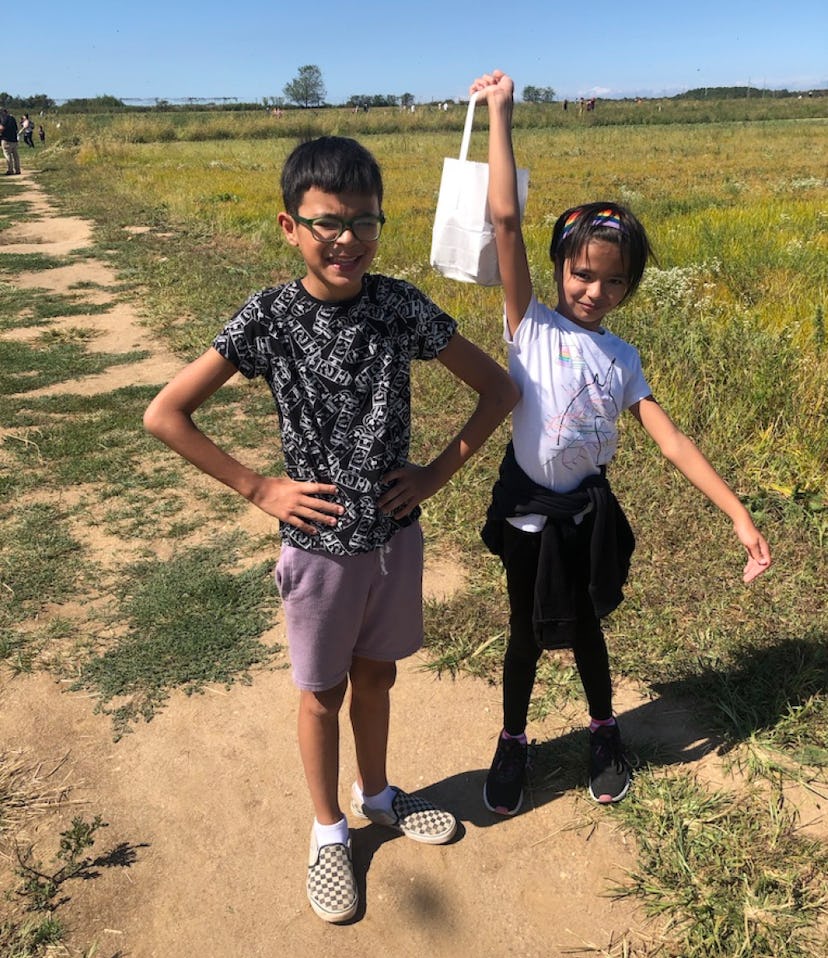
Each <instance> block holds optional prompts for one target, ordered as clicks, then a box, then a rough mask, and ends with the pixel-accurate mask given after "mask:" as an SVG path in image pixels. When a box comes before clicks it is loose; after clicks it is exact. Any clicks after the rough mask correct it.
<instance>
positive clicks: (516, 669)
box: [503, 516, 612, 735]
mask: <svg viewBox="0 0 828 958" xmlns="http://www.w3.org/2000/svg"><path fill="white" fill-rule="evenodd" d="M550 521H551V520H550ZM591 525H592V523H591V517H590V516H586V517H585V518H584V520H583V522H582V524H581V526H580V527H579V533H580V535H579V536H578V543H579V549H580V552H581V554H580V555H579V557H578V558H579V561H578V563H577V567H578V569H580V570H583V577H582V581H581V583H580V585H582V588H579V590H578V597H577V602H578V623H577V627H576V636H575V642H574V645H573V650H572V651H573V653H574V655H575V664H576V666H577V667H578V673H579V675H580V676H581V682H582V683H583V686H584V692H585V693H586V697H587V704H588V705H589V714H590V716H591V717H592V718H595V719H608V718H611V717H612V681H611V679H610V668H609V655H608V654H607V643H606V641H605V640H604V633H603V631H602V630H601V623H600V621H599V620H598V618H597V617H596V615H595V611H594V609H593V607H592V601H591V599H590V598H589V593H588V591H587V577H588V569H589V551H588V550H589V534H590V531H591ZM540 540H541V536H540V534H539V533H534V532H521V530H520V529H516V528H515V527H514V526H512V525H510V524H509V523H508V522H507V523H504V543H503V566H504V568H505V569H506V583H507V588H508V592H509V607H510V616H509V642H508V644H507V646H506V656H505V658H504V660H503V727H504V728H505V729H506V731H507V732H508V733H509V734H510V735H520V734H521V732H523V731H524V730H525V728H526V718H527V714H528V711H529V700H530V698H531V696H532V688H533V686H534V684H535V674H536V672H537V665H538V659H540V655H541V649H540V648H539V647H538V645H537V643H536V642H535V637H534V632H533V629H532V608H533V606H534V602H535V575H536V572H537V568H538V556H539V553H540Z"/></svg>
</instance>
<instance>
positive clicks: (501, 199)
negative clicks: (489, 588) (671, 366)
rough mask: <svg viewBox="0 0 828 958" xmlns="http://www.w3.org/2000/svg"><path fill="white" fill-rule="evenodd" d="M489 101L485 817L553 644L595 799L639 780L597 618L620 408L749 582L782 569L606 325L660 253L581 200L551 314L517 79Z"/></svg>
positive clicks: (614, 594)
mask: <svg viewBox="0 0 828 958" xmlns="http://www.w3.org/2000/svg"><path fill="white" fill-rule="evenodd" d="M470 92H471V93H474V92H476V93H477V97H478V102H479V101H481V100H482V101H486V102H487V103H488V107H489V155H488V160H489V193H488V200H489V211H490V213H491V218H492V223H493V224H494V230H495V242H496V245H497V254H498V263H499V266H500V275H501V279H502V283H503V295H504V299H505V316H504V338H505V340H506V343H507V346H508V350H509V371H510V372H511V374H512V378H513V379H514V380H515V382H516V383H517V385H518V386H519V387H520V389H521V394H522V398H521V400H520V402H519V403H518V404H517V406H515V409H514V412H513V414H512V441H511V442H510V443H509V445H508V447H507V450H506V455H505V457H504V459H503V463H502V464H501V467H500V477H499V479H498V481H497V483H496V484H495V486H494V489H493V493H492V504H491V506H490V508H489V513H488V516H487V521H486V525H485V527H484V529H483V539H484V542H485V543H486V545H487V546H488V547H489V549H490V550H491V551H492V552H494V553H495V554H497V555H499V556H500V558H501V561H502V563H503V566H504V568H505V572H506V586H507V592H508V596H509V607H510V618H509V638H508V641H507V646H506V655H505V659H504V665H503V726H502V730H501V732H500V734H499V736H498V743H497V749H496V751H495V755H494V759H493V761H492V765H491V768H490V770H489V773H488V776H487V778H486V783H485V786H484V792H483V800H484V803H485V805H486V807H487V808H489V810H490V811H493V812H496V813H498V814H501V815H514V814H515V813H516V812H517V811H518V810H519V809H520V807H521V803H522V799H523V786H524V779H525V773H526V765H527V756H528V751H527V740H526V724H527V714H528V709H529V702H530V698H531V694H532V689H533V686H534V683H535V676H536V670H537V664H538V661H539V659H540V656H541V654H542V651H543V649H553V648H571V649H572V650H573V653H574V658H575V664H576V666H577V668H578V672H579V675H580V677H581V681H582V683H583V686H584V691H585V693H586V699H587V705H588V707H589V716H590V721H589V773H588V774H589V794H590V795H591V797H592V798H593V799H594V800H595V801H596V802H600V803H601V804H609V803H612V802H618V801H620V800H621V799H622V798H624V796H625V795H626V794H627V791H628V789H629V786H630V780H631V772H630V765H629V762H628V760H627V757H626V754H625V749H624V745H623V742H622V739H621V733H620V729H619V726H618V722H617V721H616V718H615V715H614V713H613V707H612V704H613V703H612V681H611V675H610V667H609V657H608V653H607V645H606V641H605V639H604V633H603V631H602V629H601V618H602V617H603V616H604V615H607V614H608V613H609V612H611V611H612V610H613V609H614V608H616V607H617V606H618V605H619V603H620V602H621V600H622V591H621V587H622V586H623V585H624V583H625V581H626V576H627V571H628V569H629V562H630V558H631V555H632V550H633V547H634V539H633V535H632V531H631V529H630V527H629V524H628V523H627V520H626V518H625V516H624V513H623V511H622V510H621V506H620V505H619V503H618V502H617V500H616V499H615V496H614V495H613V493H612V490H611V488H610V485H609V482H608V480H607V478H606V467H607V465H608V463H609V462H610V460H611V459H612V457H613V455H614V453H615V448H616V445H617V441H618V426H617V420H618V418H619V416H620V415H621V412H622V411H623V410H624V409H629V411H630V412H631V413H632V415H633V416H634V417H635V419H636V420H637V421H638V422H639V423H640V424H641V425H642V426H643V427H644V429H645V430H646V432H647V433H648V434H649V435H650V437H651V438H652V439H653V440H654V441H655V442H656V444H657V445H658V447H659V449H660V451H661V453H662V454H663V455H664V456H665V457H666V458H667V459H668V460H669V461H670V462H671V463H672V464H673V465H674V466H675V467H676V468H677V469H678V470H679V471H680V472H681V473H683V475H684V476H685V477H686V478H687V479H688V480H689V481H690V482H691V483H692V484H693V485H694V486H696V487H697V488H698V489H699V490H700V491H701V492H702V493H703V494H704V495H705V496H706V497H707V498H708V499H709V500H710V501H711V502H712V503H713V504H714V505H716V506H717V507H718V508H719V509H720V510H721V511H722V512H724V513H725V515H727V516H728V517H729V519H730V520H731V522H732V523H733V530H734V532H735V534H736V537H737V538H738V540H739V541H740V542H741V544H742V545H743V546H744V548H745V549H746V550H747V554H748V561H747V565H746V566H745V569H744V573H743V579H744V581H745V582H748V581H750V580H751V579H753V578H755V577H756V576H757V575H759V574H760V573H761V572H764V571H765V569H767V568H768V566H770V564H771V556H770V551H769V549H768V544H767V542H766V541H765V539H764V538H763V537H762V535H761V533H760V532H759V530H758V529H757V528H756V526H755V525H754V523H753V519H752V518H751V516H750V513H749V512H748V511H747V509H746V508H745V507H744V505H742V503H741V502H740V501H739V499H738V498H737V497H736V495H735V494H734V493H733V492H732V491H731V489H730V488H729V487H728V486H727V485H726V483H725V482H724V480H723V479H722V478H721V477H720V476H719V474H718V473H717V472H716V471H715V469H714V468H713V466H711V464H710V463H709V462H708V461H707V459H705V457H704V456H703V455H702V453H701V452H700V451H699V450H698V449H697V448H696V446H695V444H694V443H693V442H692V440H691V439H689V438H688V437H687V436H686V435H684V433H682V432H681V431H680V430H679V429H678V427H677V426H676V425H675V424H674V423H673V422H672V420H671V419H670V418H669V417H668V415H667V413H666V412H665V411H664V410H663V409H662V407H661V406H660V405H659V404H658V402H657V401H656V399H655V398H654V397H653V395H652V393H651V391H650V387H649V385H648V384H647V381H646V379H645V378H644V374H643V371H642V368H641V360H640V358H639V355H638V352H637V350H636V349H635V348H634V347H633V346H631V345H629V344H628V343H626V342H624V341H623V340H621V339H619V338H618V337H617V336H615V335H613V334H612V333H611V332H610V331H609V330H608V329H607V328H606V327H605V326H604V325H603V324H604V321H605V319H606V317H607V315H608V314H609V313H610V312H611V310H613V309H615V308H616V307H617V306H619V305H620V304H621V303H622V302H624V301H625V300H626V299H628V297H630V296H632V294H633V293H634V292H635V290H636V289H637V287H638V284H639V282H640V280H641V277H642V274H643V272H644V268H645V265H646V263H647V259H648V258H649V256H650V255H651V252H650V244H649V242H648V240H647V235H646V233H645V231H644V228H643V226H642V225H641V223H639V221H638V220H637V219H636V218H635V217H634V216H633V215H632V213H630V212H629V210H627V209H626V208H625V207H623V206H619V205H618V204H615V203H610V202H599V203H585V204H583V205H581V206H575V207H573V208H571V209H569V210H566V212H564V213H563V214H561V216H559V217H558V219H557V221H556V223H555V226H554V229H553V231H552V241H551V246H550V257H551V259H552V263H553V265H554V270H555V273H554V275H555V282H556V286H557V303H556V305H555V307H554V309H551V308H550V307H548V306H545V305H543V304H542V303H540V302H539V301H538V300H537V299H536V297H535V290H534V286H533V283H532V276H531V273H530V269H529V263H528V260H527V254H526V247H525V245H524V240H523V234H522V231H521V225H520V223H521V217H520V207H519V204H518V195H517V188H516V179H515V157H514V152H513V149H512V108H513V99H514V84H513V82H512V80H511V78H510V77H508V76H506V74H504V73H502V72H501V71H499V70H495V71H494V72H493V73H492V74H487V75H485V76H482V77H480V78H479V79H477V80H476V81H475V82H474V83H473V84H472V86H471V89H470Z"/></svg>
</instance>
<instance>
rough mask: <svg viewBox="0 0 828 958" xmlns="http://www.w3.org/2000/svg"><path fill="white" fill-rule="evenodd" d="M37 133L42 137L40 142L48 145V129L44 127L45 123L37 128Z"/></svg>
mask: <svg viewBox="0 0 828 958" xmlns="http://www.w3.org/2000/svg"><path fill="white" fill-rule="evenodd" d="M37 135H38V136H39V137H40V142H41V143H42V144H43V145H44V146H45V145H46V131H45V130H44V129H43V124H41V125H40V126H39V127H38V128H37Z"/></svg>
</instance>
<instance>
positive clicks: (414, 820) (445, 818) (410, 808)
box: [351, 786, 457, 845]
mask: <svg viewBox="0 0 828 958" xmlns="http://www.w3.org/2000/svg"><path fill="white" fill-rule="evenodd" d="M392 788H393V789H394V792H395V793H396V794H395V795H394V799H393V801H392V803H391V811H390V812H386V811H382V810H381V809H375V808H368V806H367V805H364V804H363V803H362V802H361V801H360V799H359V795H358V793H357V791H356V788H355V789H354V791H353V793H352V798H351V811H352V812H353V813H354V814H355V815H356V816H358V817H359V818H367V819H369V820H370V821H372V822H374V824H375V825H387V826H388V827H389V828H396V829H397V830H398V831H400V832H402V833H403V835H406V836H407V837H408V838H411V839H413V840H414V841H415V842H424V843H425V844H427V845H442V844H443V843H444V842H447V841H449V839H450V838H451V837H452V836H453V835H454V832H455V831H456V829H457V822H456V821H455V818H454V816H453V815H452V814H451V813H450V812H444V811H443V810H442V809H440V808H437V807H436V806H435V805H432V804H431V802H429V801H426V799H424V798H420V797H419V796H418V795H409V794H408V793H407V792H404V791H403V790H402V789H400V788H396V787H395V786H392Z"/></svg>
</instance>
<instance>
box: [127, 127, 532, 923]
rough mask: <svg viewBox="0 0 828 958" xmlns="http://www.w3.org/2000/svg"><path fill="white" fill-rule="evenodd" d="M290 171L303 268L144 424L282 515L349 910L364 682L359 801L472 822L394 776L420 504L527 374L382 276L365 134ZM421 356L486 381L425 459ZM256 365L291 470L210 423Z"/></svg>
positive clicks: (331, 911)
mask: <svg viewBox="0 0 828 958" xmlns="http://www.w3.org/2000/svg"><path fill="white" fill-rule="evenodd" d="M281 183H282V193H283V198H284V204H285V205H284V211H283V212H281V213H279V215H278V222H279V224H280V226H281V228H282V231H283V234H284V236H285V239H286V240H287V242H288V243H289V244H290V245H291V246H294V247H296V248H297V249H298V251H299V252H300V253H301V255H302V259H303V261H304V270H303V272H304V275H303V276H302V277H301V278H299V279H294V280H293V281H291V282H287V283H284V284H282V285H279V286H276V287H274V288H272V289H266V290H264V291H262V292H260V293H257V294H256V295H254V296H253V297H252V298H251V299H250V300H249V301H248V302H247V303H246V304H245V305H244V306H242V308H241V309H240V310H239V311H238V312H237V313H236V315H235V316H234V317H233V318H232V319H231V320H230V321H229V322H228V323H227V325H226V326H225V327H224V329H223V330H222V331H221V332H220V333H219V334H218V336H217V337H216V338H215V340H214V342H213V347H212V348H211V349H209V350H208V351H207V352H206V353H204V354H203V355H202V356H201V357H200V358H199V359H196V360H195V362H193V363H191V364H190V365H189V366H187V367H186V368H185V369H184V370H183V371H182V372H180V373H179V374H178V375H177V376H176V377H175V379H173V380H172V382H171V383H170V384H169V385H168V386H166V387H165V388H164V389H163V390H162V391H161V392H160V393H159V394H158V395H157V396H156V398H155V399H154V400H153V401H152V403H151V404H150V406H149V408H148V409H147V411H146V413H145V417H144V422H145V424H146V426H147V428H148V429H149V431H150V432H152V433H153V434H154V435H156V436H158V438H159V439H161V440H163V441H164V442H165V443H167V445H169V446H170V447H171V448H172V449H174V450H175V451H176V452H178V453H179V454H180V455H182V456H183V457H184V458H185V459H188V460H189V461H190V462H191V463H193V464H194V465H195V466H196V467H197V468H199V469H201V470H202V471H203V472H205V473H207V475H210V476H212V477H214V478H215V479H218V480H219V481H220V482H223V483H224V484H225V485H227V486H229V487H230V488H231V489H234V490H235V491H236V492H238V493H239V494H240V495H242V496H243V497H244V498H245V499H247V500H249V501H250V502H252V503H254V504H255V505H256V506H258V507H259V508H260V509H262V510H263V511H264V512H266V513H267V514H268V515H270V516H273V517H275V518H276V519H278V520H279V522H280V525H281V533H282V550H281V555H280V557H279V562H278V565H277V567H276V578H277V582H278V585H279V589H280V592H281V595H282V602H283V608H284V614H285V619H286V622H287V638H288V647H289V653H290V661H291V666H292V670H293V679H294V682H295V683H296V685H297V686H298V688H299V722H298V730H299V731H298V734H299V751H300V755H301V757H302V762H303V764H304V769H305V777H306V779H307V784H308V789H309V792H310V798H311V802H312V805H313V809H314V813H315V819H314V823H313V826H312V829H311V837H310V854H309V864H308V872H307V895H308V899H309V901H310V904H311V907H312V908H313V910H314V912H315V913H316V914H317V915H318V916H319V917H320V918H322V919H324V920H325V921H329V922H343V921H348V920H349V919H350V918H351V917H352V916H353V915H354V914H355V912H356V909H357V906H358V893H357V885H356V882H355V879H354V874H353V866H352V863H351V842H350V837H349V831H348V821H347V819H346V818H345V815H344V814H343V812H342V808H341V806H340V802H339V773H340V769H339V721H340V719H339V716H340V710H341V708H342V705H343V702H344V699H345V693H346V690H347V687H348V684H349V682H350V686H351V701H350V713H349V714H350V722H351V726H352V729H353V734H354V741H355V745H356V756H357V759H356V763H357V777H356V781H355V782H354V784H353V786H352V789H351V803H350V808H351V812H352V813H353V815H354V816H355V817H356V818H357V819H361V820H369V821H372V822H374V823H376V824H380V825H386V826H389V827H390V828H393V829H395V830H396V831H397V832H401V833H402V834H404V835H406V836H408V837H409V838H411V839H413V840H414V841H417V842H425V843H428V844H442V843H444V842H447V841H449V840H450V839H451V837H452V835H453V834H454V832H455V828H456V821H455V819H454V816H453V815H451V814H450V813H448V812H445V811H442V810H440V809H438V808H436V807H435V806H434V805H432V804H431V803H430V802H428V801H426V799H424V798H422V797H420V796H417V795H409V794H407V793H406V792H404V791H402V790H401V789H400V788H397V787H396V786H394V785H391V784H389V781H388V779H387V778H386V752H387V744H388V742H387V737H388V727H389V710H390V697H389V693H390V690H391V688H392V686H393V685H394V681H395V677H396V673H397V666H396V661H397V660H398V659H402V658H405V657H406V656H410V655H412V654H413V653H414V652H416V651H417V650H418V649H419V648H420V647H421V644H422V641H423V620H422V562H423V535H422V531H421V529H420V525H419V521H418V519H419V515H420V503H421V502H423V501H424V500H425V499H428V498H429V497H430V496H432V495H434V493H436V492H437V491H438V490H439V489H440V488H441V487H442V486H443V485H445V483H447V482H448V481H449V479H450V478H451V476H452V475H453V474H454V473H455V472H456V471H457V470H458V469H459V468H460V467H461V466H462V465H463V463H464V462H465V461H466V460H467V459H468V458H469V457H470V456H472V455H473V453H474V452H475V451H476V450H477V449H479V448H480V446H481V445H482V444H483V443H484V442H485V440H486V439H487V438H488V437H489V436H490V435H491V433H492V432H493V430H494V429H495V428H496V427H497V425H498V424H499V423H500V422H501V421H502V420H503V419H504V418H505V417H506V415H508V411H509V410H510V409H511V408H512V406H513V405H514V404H515V402H516V401H517V390H516V388H515V386H514V384H513V383H512V381H511V380H510V379H509V377H508V376H507V374H506V372H505V370H503V369H502V368H501V367H500V366H499V364H498V363H497V362H495V360H493V359H491V358H490V357H488V356H487V355H486V354H485V353H483V352H481V351H480V350H479V349H478V348H477V347H476V346H474V345H472V343H470V342H469V341H468V340H467V339H465V338H464V337H463V336H461V335H460V334H459V333H458V332H457V324H456V322H455V320H454V319H452V318H451V317H450V316H447V315H446V314H445V313H444V312H443V311H442V310H441V309H440V308H439V307H438V306H436V305H435V304H434V303H432V302H431V300H430V299H428V298H427V297H426V296H425V295H424V294H423V293H421V292H420V291H419V290H418V289H416V288H415V287H414V286H411V285H410V284H409V283H407V282H404V281H402V280H397V279H393V278H390V277H387V276H381V275H376V274H369V272H368V270H369V268H370V266H371V263H372V262H373V260H374V257H375V255H376V253H377V248H378V245H379V239H380V233H381V232H382V226H383V223H384V222H385V217H384V215H383V212H382V199H383V187H382V175H381V172H380V169H379V166H378V165H377V163H376V161H375V160H374V158H373V156H372V155H371V154H370V153H369V152H368V151H367V150H366V149H365V148H364V147H363V146H361V145H360V144H359V143H357V141H356V140H352V139H349V138H345V137H339V136H325V137H321V138H319V139H315V140H309V141H307V142H304V143H302V144H301V145H299V146H298V147H296V148H295V149H294V150H293V152H292V153H291V154H290V156H289V157H288V159H287V161H286V163H285V166H284V168H283V171H282V179H281ZM416 359H423V360H428V359H437V360H438V361H439V362H440V363H442V365H443V366H445V367H446V369H447V370H448V371H449V372H450V373H452V374H453V375H454V376H456V377H457V378H459V379H460V380H462V381H463V382H465V383H466V384H467V385H468V386H469V387H470V388H471V389H472V390H473V391H474V392H476V393H477V396H478V398H477V405H476V408H475V410H474V411H473V412H472V414H471V416H470V418H469V419H468V420H467V421H466V423H465V424H464V425H463V426H462V427H461V428H460V431H459V432H458V433H457V435H456V436H455V437H454V439H452V440H451V441H450V442H449V444H448V446H447V447H446V448H445V450H444V451H443V452H442V453H440V455H438V456H437V457H436V458H435V459H434V460H432V461H431V462H430V463H428V464H427V465H425V466H419V465H415V464H414V463H411V462H409V459H408V456H409V435H410V421H409V420H410V388H411V387H410V368H411V364H412V362H413V361H414V360H416ZM237 372H241V373H242V375H243V376H245V377H247V378H252V377H254V376H262V377H264V379H265V380H266V381H267V383H268V385H269V387H270V389H271V392H272V393H273V396H274V399H275V401H276V404H277V408H278V414H279V421H280V424H281V440H282V451H283V454H284V462H285V471H286V473H287V474H286V475H283V476H269V475H262V474H260V473H258V472H256V471H254V470H253V469H251V468H249V467H247V466H245V465H242V463H240V462H238V461H237V460H236V459H234V458H232V457H231V456H230V455H229V454H228V453H226V452H224V451H223V450H222V449H221V448H219V447H218V446H216V445H215V444H214V443H213V441H212V440H211V439H210V438H208V437H207V436H206V435H205V434H204V433H202V432H201V431H200V430H199V429H198V428H197V427H196V426H195V424H194V423H193V420H192V418H191V417H192V415H193V413H194V412H195V411H196V410H197V409H198V408H199V407H200V406H201V405H202V404H203V403H204V402H205V401H206V400H207V399H208V398H209V397H210V396H211V395H212V394H213V393H214V392H215V391H216V390H217V389H219V387H220V386H222V385H223V384H224V383H225V382H227V380H228V379H230V378H231V377H232V376H234V375H235V374H236V373H237ZM415 720H416V719H415V717H414V716H408V717H407V721H415ZM424 773H425V774H426V775H428V772H427V770H424ZM252 827H254V828H259V827H260V823H252ZM274 851H275V850H274Z"/></svg>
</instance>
